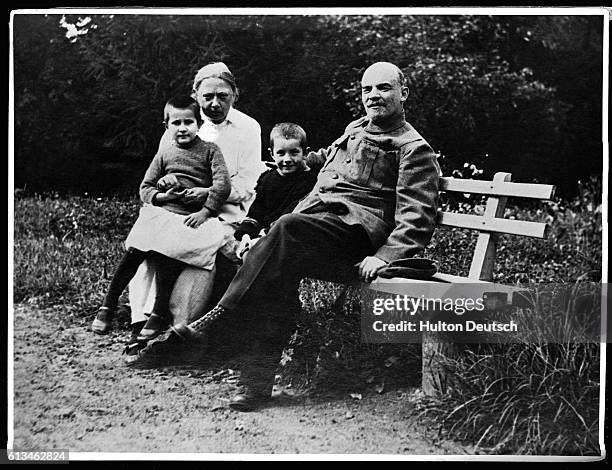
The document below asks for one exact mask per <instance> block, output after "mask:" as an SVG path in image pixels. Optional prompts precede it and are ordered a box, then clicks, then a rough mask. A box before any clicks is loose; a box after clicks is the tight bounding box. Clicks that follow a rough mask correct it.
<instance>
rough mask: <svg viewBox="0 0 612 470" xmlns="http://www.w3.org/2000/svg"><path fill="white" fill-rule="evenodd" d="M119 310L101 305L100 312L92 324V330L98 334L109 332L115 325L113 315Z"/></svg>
mask: <svg viewBox="0 0 612 470" xmlns="http://www.w3.org/2000/svg"><path fill="white" fill-rule="evenodd" d="M116 311H117V310H116V309H114V308H110V307H100V309H99V310H98V314H97V315H96V318H95V319H94V321H93V323H92V324H91V331H93V332H94V333H96V334H97V335H105V334H107V333H108V332H109V331H110V330H111V329H112V327H113V317H114V316H115V312H116Z"/></svg>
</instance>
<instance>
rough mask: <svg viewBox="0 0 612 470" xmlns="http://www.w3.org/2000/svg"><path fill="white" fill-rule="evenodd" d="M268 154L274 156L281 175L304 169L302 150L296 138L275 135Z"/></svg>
mask: <svg viewBox="0 0 612 470" xmlns="http://www.w3.org/2000/svg"><path fill="white" fill-rule="evenodd" d="M270 154H271V155H272V158H274V163H276V166H277V167H278V171H279V172H280V173H281V174H283V175H288V174H289V173H295V172H296V171H300V170H302V169H304V166H305V163H304V151H303V150H302V146H301V145H300V141H299V140H298V139H284V138H283V137H276V138H275V139H274V148H273V149H270Z"/></svg>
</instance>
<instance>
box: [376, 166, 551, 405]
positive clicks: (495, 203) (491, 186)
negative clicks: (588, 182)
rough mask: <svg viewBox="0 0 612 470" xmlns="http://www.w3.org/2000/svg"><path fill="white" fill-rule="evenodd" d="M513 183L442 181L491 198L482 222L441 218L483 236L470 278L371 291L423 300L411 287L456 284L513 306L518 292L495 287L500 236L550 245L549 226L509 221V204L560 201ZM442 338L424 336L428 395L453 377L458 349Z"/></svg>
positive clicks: (503, 179) (400, 281)
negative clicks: (452, 359)
mask: <svg viewBox="0 0 612 470" xmlns="http://www.w3.org/2000/svg"><path fill="white" fill-rule="evenodd" d="M511 177H512V175H511V174H510V173H496V174H495V176H494V178H493V180H492V181H481V180H470V179H455V178H448V177H443V178H441V182H440V191H446V192H450V193H470V194H482V195H485V196H488V198H487V202H486V206H485V210H484V214H483V215H482V216H479V215H468V214H458V213H451V212H440V213H439V218H438V224H439V225H441V226H446V227H456V228H461V229H467V230H477V231H478V232H479V234H478V240H477V242H476V247H475V249H474V253H473V256H472V262H471V265H470V271H469V274H468V276H467V277H462V276H457V275H452V274H445V273H437V274H435V275H434V276H433V277H432V278H431V279H430V280H426V281H423V280H411V279H405V278H392V279H381V278H378V279H376V280H375V281H374V282H373V283H372V284H371V285H370V287H371V288H372V289H374V290H379V291H381V292H387V293H393V294H404V295H409V296H417V295H416V294H415V289H411V286H407V284H413V285H414V287H415V288H416V290H417V291H418V286H421V287H423V286H425V287H426V284H427V283H432V282H433V283H444V284H447V285H448V288H449V291H450V290H451V288H452V285H453V284H457V283H470V284H474V285H476V290H480V285H482V292H483V293H484V292H491V291H493V292H504V293H506V294H507V296H508V301H509V302H512V296H513V294H515V293H516V292H517V288H516V287H513V286H506V285H503V284H495V283H493V282H492V281H493V272H494V267H495V257H496V251H497V244H498V238H499V235H500V234H510V235H521V236H527V237H535V238H541V239H544V238H546V236H547V231H548V226H547V224H545V223H541V222H530V221H522V220H509V219H504V218H503V216H504V210H505V207H506V202H507V199H508V197H515V198H529V199H539V200H550V199H551V198H552V197H553V195H554V192H555V187H554V186H552V185H547V184H527V183H513V182H511ZM470 288H471V287H470ZM443 290H444V289H443ZM436 292H439V291H438V290H437V291H436ZM417 294H418V293H417ZM440 335H441V334H440V333H433V332H429V333H423V339H422V341H423V366H422V370H423V379H422V388H423V391H424V392H425V394H428V395H433V394H436V393H440V392H442V393H443V392H444V391H445V390H446V388H447V386H448V384H449V380H450V378H449V377H447V374H446V371H445V369H444V367H443V362H442V361H441V359H442V358H443V357H444V356H453V355H455V354H456V353H457V348H456V345H453V344H452V343H449V342H447V341H444V340H443V337H442V336H440Z"/></svg>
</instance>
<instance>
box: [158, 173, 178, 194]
mask: <svg viewBox="0 0 612 470" xmlns="http://www.w3.org/2000/svg"><path fill="white" fill-rule="evenodd" d="M180 186H181V184H180V183H179V180H178V178H177V177H176V176H175V175H165V176H162V177H161V178H160V179H159V180H158V181H157V189H159V190H160V191H167V190H168V189H170V188H177V189H178V188H180Z"/></svg>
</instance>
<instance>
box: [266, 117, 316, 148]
mask: <svg viewBox="0 0 612 470" xmlns="http://www.w3.org/2000/svg"><path fill="white" fill-rule="evenodd" d="M277 137H282V138H283V139H295V140H298V141H299V142H300V147H302V150H303V151H304V152H306V147H307V144H306V131H305V130H304V129H302V127H301V126H298V125H297V124H294V123H292V122H281V123H279V124H276V125H275V126H274V127H273V128H272V130H271V131H270V148H271V149H272V150H274V139H275V138H277Z"/></svg>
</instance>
